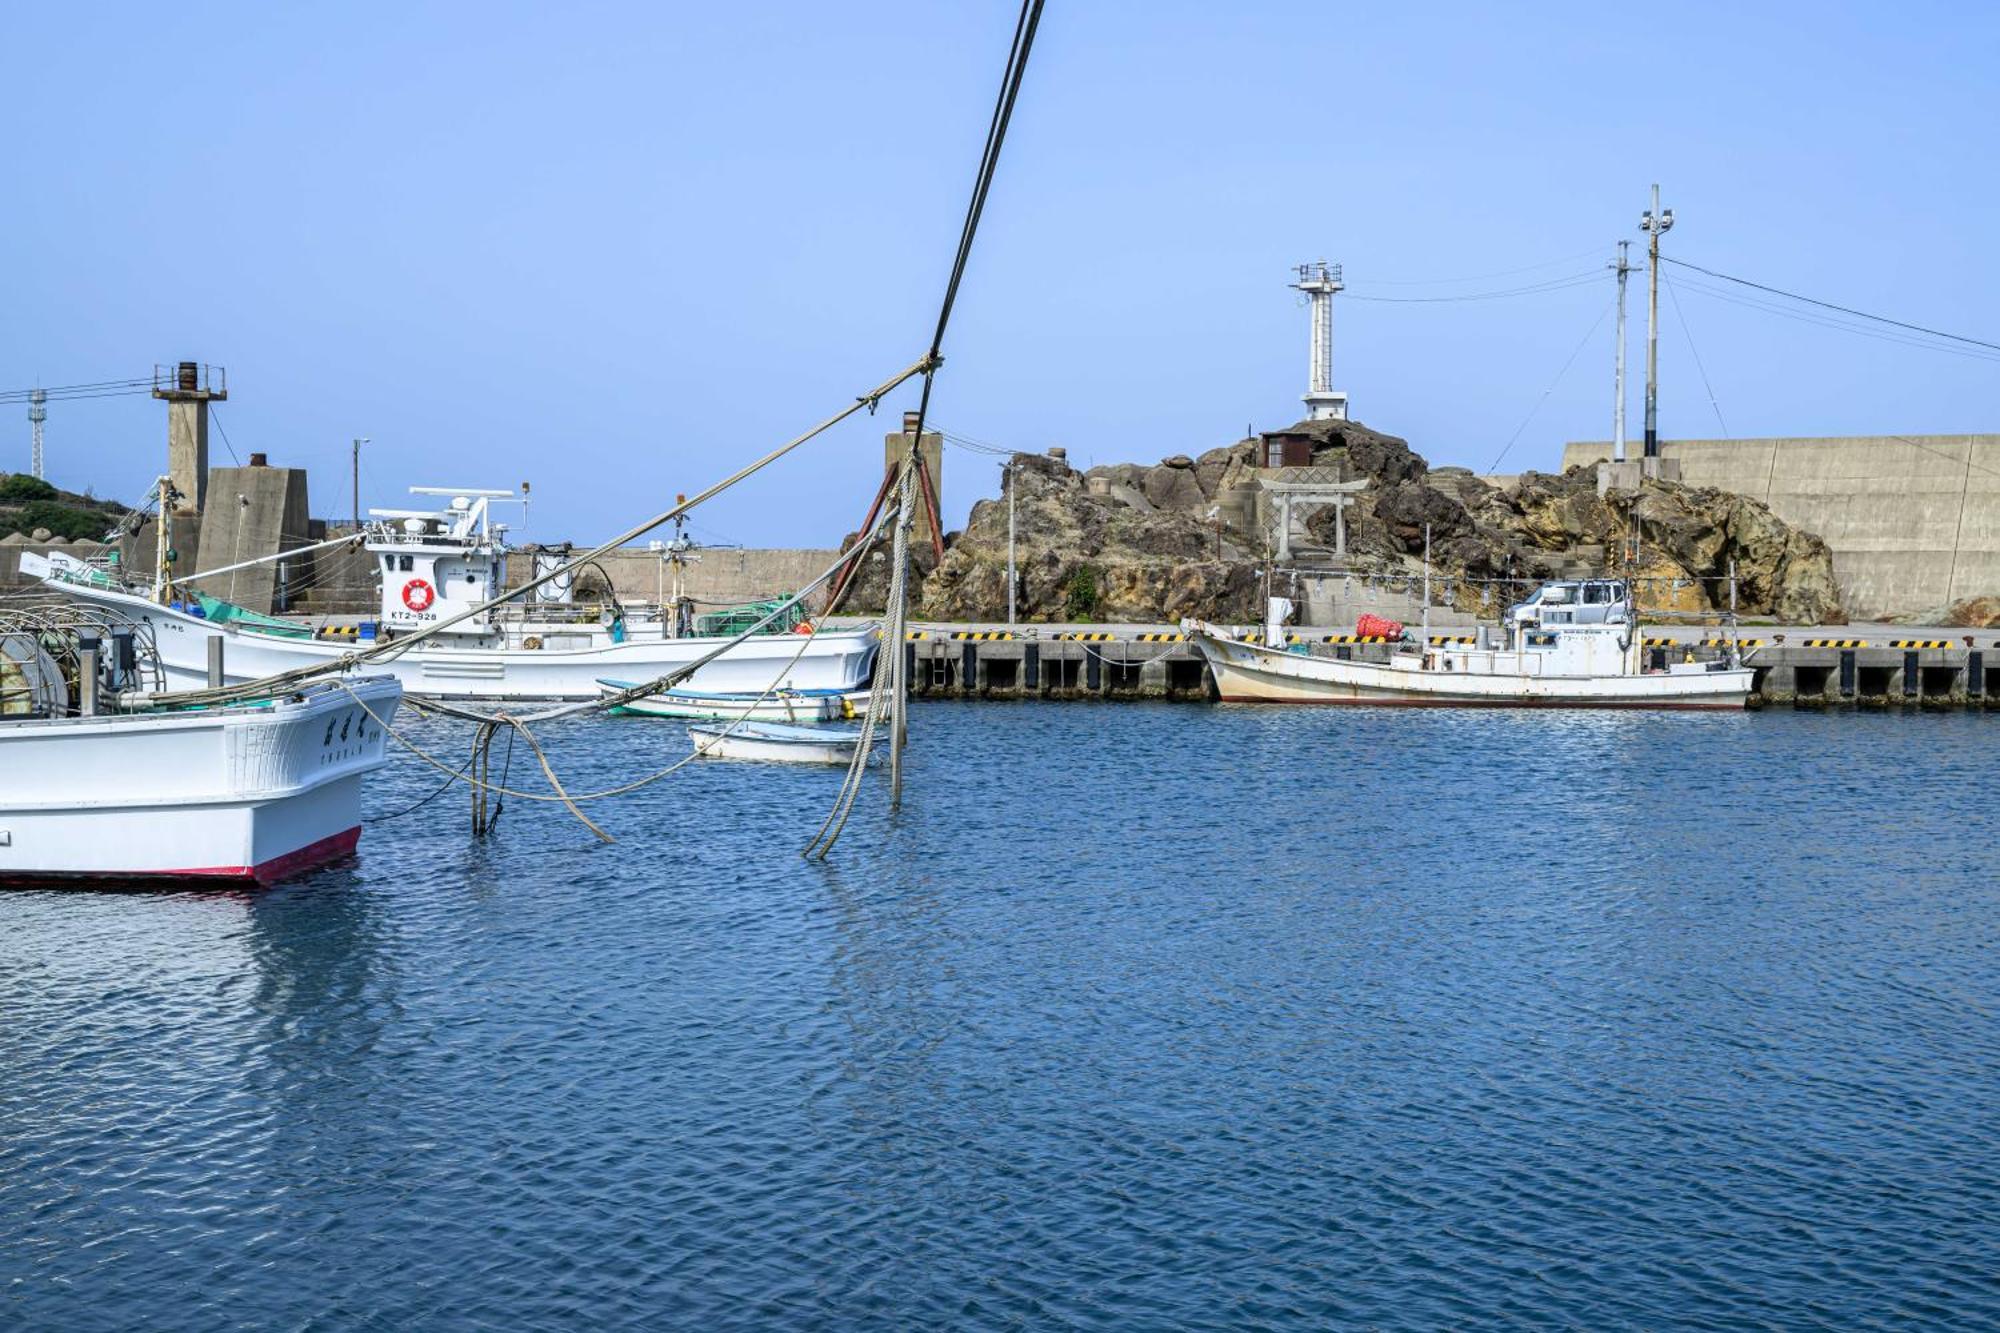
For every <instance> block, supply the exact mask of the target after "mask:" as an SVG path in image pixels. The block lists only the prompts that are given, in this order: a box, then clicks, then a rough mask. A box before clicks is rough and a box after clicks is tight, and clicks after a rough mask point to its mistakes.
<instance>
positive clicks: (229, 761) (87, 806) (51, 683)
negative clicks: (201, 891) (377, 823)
mask: <svg viewBox="0 0 2000 1333" xmlns="http://www.w3.org/2000/svg"><path fill="white" fill-rule="evenodd" d="M142 636H143V631H142V630H137V631H136V632H135V629H127V630H126V632H125V633H124V634H121V635H118V636H117V637H116V638H107V640H106V642H114V643H115V642H118V641H119V640H120V639H122V640H123V643H122V644H121V645H120V646H119V647H118V648H116V649H113V650H112V652H111V655H110V658H109V659H108V661H107V664H106V666H105V668H104V669H103V672H102V675H101V676H99V675H96V674H93V676H92V677H91V679H89V680H88V681H85V680H84V679H83V678H81V677H80V676H78V675H76V671H75V663H74V662H72V663H71V664H69V670H68V671H65V669H64V663H62V662H61V661H59V660H58V657H57V656H56V655H52V654H51V653H50V652H49V651H48V648H47V645H48V643H49V642H50V638H49V636H48V635H47V634H46V633H44V634H39V635H25V634H15V635H10V636H7V637H5V638H0V664H4V665H0V700H3V701H4V708H0V712H4V716H0V881H8V882H21V881H32V882H41V881H66V880H102V879H117V880H125V879H155V878H173V879H194V880H234V881H239V882H249V883H259V884H267V883H271V882H272V881H274V880H278V879H282V878H285V877H286V876H289V875H293V874H297V873H299V872H300V871H303V870H308V869H311V868H312V867H314V866H317V865H320V864H323V863H325V862H327V861H331V860H334V859H337V858H339V857H342V856H345V855H347V854H349V853H351V852H353V851H354V849H355V846H356V844H357V843H358V842H359V840H360V837H361V789H362V782H363V779H364V777H365V776H366V775H367V774H369V773H371V772H373V771H375V770H376V769H379V768H381V767H382V766H383V764H384V763H385V762H386V761H387V754H386V734H385V732H384V730H383V728H384V726H385V725H386V724H387V723H388V722H389V721H390V720H391V719H392V718H393V717H394V715H395V712H396V707H397V704H398V702H399V701H400V700H401V698H402V693H403V691H402V687H401V686H400V685H399V684H397V682H396V681H395V679H394V678H393V677H388V676H364V677H359V678H352V679H348V680H332V681H324V682H319V683H316V684H312V685H307V686H303V687H295V688H292V689H289V690H287V691H285V692H283V693H280V694H274V695H272V696H270V697H268V698H262V699H252V700H248V701H245V702H241V703H232V704H227V705H221V706H215V707H206V708H188V707H179V706H175V705H174V704H172V703H171V701H169V702H166V703H164V704H162V703H152V704H134V705H132V706H130V707H126V706H123V705H121V704H120V703H119V697H120V696H119V695H115V694H111V693H108V692H107V693H105V694H104V695H102V696H101V697H103V698H104V701H105V702H104V707H103V709H102V710H100V709H99V708H98V705H97V703H96V696H98V695H99V690H100V687H114V688H115V687H117V686H119V685H121V684H124V685H128V686H130V687H131V688H130V690H129V691H127V692H126V695H125V697H132V698H137V697H139V696H140V695H142V694H143V693H144V692H145V685H146V681H145V680H144V679H143V677H144V676H145V675H147V674H148V672H147V668H146V666H144V665H137V666H136V667H135V663H134V660H133V659H134V658H135V657H136V656H137V654H136V653H133V652H131V651H130V650H129V649H128V648H127V647H126V646H125V645H140V646H142V645H143V637H142ZM84 642H85V643H86V644H87V643H88V642H89V637H88V636H86V637H85V639H84ZM79 656H80V658H81V661H82V663H83V664H84V666H85V668H86V669H87V670H90V671H92V672H93V673H96V672H97V670H98V668H97V663H96V660H95V658H96V654H95V652H94V651H93V652H88V653H82V654H79ZM72 681H74V683H75V686H76V689H75V691H74V702H72V690H71V683H72Z"/></svg>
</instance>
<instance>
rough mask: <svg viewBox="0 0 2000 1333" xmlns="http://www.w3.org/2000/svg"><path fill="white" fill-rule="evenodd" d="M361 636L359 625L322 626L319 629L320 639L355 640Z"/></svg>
mask: <svg viewBox="0 0 2000 1333" xmlns="http://www.w3.org/2000/svg"><path fill="white" fill-rule="evenodd" d="M360 635H361V627H360V626H359V625H322V626H320V629H319V637H320V638H322V639H353V638H359V637H360Z"/></svg>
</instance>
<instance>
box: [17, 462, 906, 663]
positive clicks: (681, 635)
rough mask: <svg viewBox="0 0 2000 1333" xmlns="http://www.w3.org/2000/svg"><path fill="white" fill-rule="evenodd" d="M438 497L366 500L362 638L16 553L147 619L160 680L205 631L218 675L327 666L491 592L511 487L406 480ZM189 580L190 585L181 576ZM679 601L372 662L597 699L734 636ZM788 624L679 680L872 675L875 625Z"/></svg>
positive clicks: (560, 611)
mask: <svg viewBox="0 0 2000 1333" xmlns="http://www.w3.org/2000/svg"><path fill="white" fill-rule="evenodd" d="M411 490H412V491H413V492H414V493H416V494H419V495H427V496H438V497H445V504H444V506H443V507H442V508H441V509H435V510H429V509H426V510H381V509H377V510H371V511H370V514H371V516H372V518H373V520H374V521H373V522H372V523H371V524H370V525H369V527H368V530H367V534H366V537H365V544H366V547H367V550H368V551H369V553H370V554H371V555H372V556H373V557H374V560H375V565H376V570H377V573H378V574H379V576H380V579H381V589H380V597H381V609H380V612H379V617H378V619H377V620H376V621H375V622H372V623H369V624H364V625H363V626H361V627H360V637H359V639H358V641H357V640H343V641H328V640H325V639H321V638H318V637H316V636H315V635H314V633H313V630H312V629H311V627H310V626H307V625H303V624H299V623H296V622H292V621H287V620H282V619H279V618H277V617H273V616H263V615H257V614H255V613H252V612H248V611H245V610H243V609H242V608H240V607H234V606H231V605H230V604H229V603H227V602H222V601H219V600H218V599H216V598H213V597H210V596H208V595H206V594H204V593H202V592H200V591H199V590H198V589H197V588H195V587H193V586H183V587H182V588H179V589H176V588H175V587H174V586H173V585H172V584H171V583H170V582H169V581H167V580H166V579H164V578H157V577H156V579H155V581H154V584H153V586H152V587H151V588H140V587H136V586H132V585H128V584H126V583H124V582H122V581H121V580H120V579H118V578H117V577H116V574H115V572H114V571H111V570H108V569H106V568H103V567H100V566H97V565H90V564H86V563H84V562H82V561H79V560H76V559H73V558H71V557H67V556H64V555H62V554H60V553H56V554H54V555H51V556H49V557H48V558H46V559H44V558H43V557H40V556H36V555H33V554H32V553H30V554H26V555H24V556H23V557H22V560H21V568H22V572H23V573H24V574H31V575H34V576H37V577H40V578H41V579H42V581H43V582H44V584H45V585H47V586H48V587H50V588H53V589H55V590H57V591H60V592H61V593H63V594H64V595H65V596H67V597H70V598H72V599H74V600H76V601H79V602H84V603H88V604H90V605H93V606H97V607H101V608H104V609H105V610H107V611H109V612H111V613H113V614H116V615H118V616H120V617H122V618H125V619H128V620H132V621H135V622H143V623H144V624H146V625H147V626H148V628H149V630H150V632H151V634H152V636H153V638H154V641H155V642H156V643H157V645H158V650H159V657H160V664H161V668H162V669H163V671H164V672H165V674H166V683H167V688H169V689H176V690H187V689H199V688H203V687H205V686H207V685H208V684H209V683H210V677H209V666H210V658H209V652H210V649H209V641H210V640H211V639H216V638H220V639H221V640H222V676H223V681H224V682H225V683H228V684H237V683H241V682H244V681H250V680H260V679H263V678H265V677H267V676H272V675H276V674H278V673H280V672H287V671H295V670H297V669H299V668H301V667H313V666H332V665H334V664H335V663H337V662H339V661H340V660H341V659H342V658H344V657H346V656H347V655H349V654H350V653H353V652H355V651H356V650H357V648H358V649H361V650H366V649H369V648H373V647H375V646H377V644H378V643H380V642H381V641H382V640H383V639H394V638H395V637H396V636H397V635H399V634H407V633H410V632H413V631H416V630H420V629H424V628H426V627H429V626H432V625H437V624H440V623H441V622H443V621H445V620H448V619H450V618H451V617H453V616H455V615H458V614H459V613H460V612H465V611H471V610H473V608H475V607H480V606H482V605H483V604H484V603H486V602H489V601H492V600H494V599H496V598H498V597H499V596H500V595H501V594H502V592H503V587H502V576H503V573H504V567H505V553H506V548H505V546H504V545H503V544H502V540H501V538H502V537H503V536H504V534H505V531H506V529H505V527H504V526H503V525H498V524H494V523H493V522H492V521H491V513H490V510H491V506H492V504H493V503H494V502H496V501H501V500H510V499H516V498H518V497H516V496H514V495H513V493H512V492H509V491H481V490H471V491H458V492H453V491H450V490H446V489H441V488H437V487H412V488H411ZM191 583H192V580H190V584H191ZM676 603H677V604H676V605H670V606H666V607H661V606H646V605H632V606H624V605H617V604H612V605H606V606H598V605H579V604H575V603H569V602H547V601H542V600H539V599H535V600H523V601H515V602H508V603H504V604H502V605H501V606H499V607H496V608H492V609H489V610H481V611H478V612H477V613H476V614H473V615H470V616H467V617H466V619H464V620H462V621H460V622H458V623H457V624H453V625H450V626H448V627H447V628H445V629H443V630H442V631H441V632H439V633H437V634H436V635H434V636H432V637H429V638H426V639H422V640H419V641H417V642H415V643H413V644H411V645H410V646H409V648H408V649H407V650H406V651H404V652H402V653H400V654H396V655H394V656H391V657H389V658H387V659H385V660H382V661H380V662H379V663H378V664H376V665H375V666H374V667H372V668H371V669H376V670H381V671H385V672H388V673H389V674H391V675H394V676H395V677H396V678H397V679H398V680H399V681H401V682H402V685H403V687H404V689H405V690H407V691H408V692H409V693H411V694H414V695H425V696H430V697H434V698H447V699H453V698H455V699H593V698H596V697H598V693H599V687H598V683H597V682H598V681H599V680H600V679H601V678H604V677H617V678H620V679H632V680H651V679H654V678H656V677H658V676H662V675H665V674H667V673H668V672H670V671H674V670H676V669H679V668H684V667H686V666H687V665H688V664H690V663H692V662H695V661H697V660H698V659H700V658H701V657H703V656H705V655H707V654H708V653H711V652H713V651H714V650H715V649H717V648H718V647H721V646H722V645H723V644H724V643H726V642H728V640H729V639H730V638H733V637H734V633H719V632H717V633H704V632H702V629H703V627H702V625H701V624H700V623H699V621H698V620H697V618H695V617H693V616H692V615H690V614H687V604H686V599H684V598H677V599H676ZM792 628H794V626H793V625H792V623H791V618H790V617H787V618H786V619H785V620H784V621H782V622H778V623H776V624H775V625H774V627H773V629H774V631H775V632H770V633H759V634H756V635H753V636H751V637H750V638H748V639H745V640H744V641H743V642H742V643H740V644H737V645H736V646H734V647H732V648H730V649H729V650H728V651H727V652H725V653H723V654H722V656H720V657H718V658H717V659H716V660H715V661H713V662H710V663H707V664H706V665H704V666H702V667H701V668H700V669H699V670H698V671H696V672H695V674H694V675H693V676H691V677H689V678H688V679H687V680H686V681H685V682H683V683H684V684H685V685H686V686H687V687H688V688H691V689H699V690H702V691H707V692H714V693H738V694H757V693H760V692H762V691H764V690H767V689H770V688H772V687H773V686H776V687H777V688H780V689H791V690H839V691H851V690H856V689H859V688H861V687H862V686H864V685H865V684H866V683H867V681H868V677H869V673H870V672H871V670H872V669H873V666H874V661H875V651H876V645H877V636H876V633H875V629H874V627H873V626H864V627H861V628H857V629H848V630H822V631H821V632H819V633H818V634H816V635H814V636H812V638H811V640H810V641H809V642H802V639H801V636H800V635H799V634H796V633H792V632H788V631H790V630H791V629H792Z"/></svg>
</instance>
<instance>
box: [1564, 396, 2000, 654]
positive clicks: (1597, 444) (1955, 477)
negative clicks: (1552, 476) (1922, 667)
mask: <svg viewBox="0 0 2000 1333" xmlns="http://www.w3.org/2000/svg"><path fill="white" fill-rule="evenodd" d="M1610 456H1611V446H1610V445H1609V444H1608V443H1605V442H1602V441H1587V442H1578V443H1572V444H1570V445H1568V446H1567V447H1565V448H1564V450H1563V466H1564V467H1565V468H1568V467H1574V466H1576V465H1578V464H1590V463H1596V462H1599V461H1601V460H1603V459H1606V458H1609V457H1610ZM1660 456H1661V457H1662V458H1667V459H1672V460H1675V461H1677V462H1678V463H1679V464H1680V466H1681V479H1682V480H1683V481H1685V482H1686V483H1687V484H1689V485H1691V486H1713V487H1716V488H1718V489H1721V490H1726V491H1735V492H1737V493H1738V494H1741V495H1747V496H1750V497H1751V498H1753V499H1757V500H1762V501H1763V502H1764V503H1765V504H1767V505H1769V506H1770V507H1771V511H1772V512H1773V513H1775V514H1777V515H1778V517H1780V518H1782V519H1784V520H1785V521H1786V522H1787V523H1792V524H1796V525H1797V526H1799V527H1802V528H1804V529H1806V530H1807V531H1808V532H1814V533H1817V534H1819V536H1820V537H1821V538H1823V539H1824V540H1825V542H1826V544H1827V546H1828V547H1829V548H1830V549H1831V550H1832V552H1833V569H1834V577H1835V579H1836V580H1837V581H1838V583H1839V585H1840V592H1841V597H1842V599H1843V600H1844V601H1845V602H1846V604H1847V611H1848V614H1849V615H1852V616H1856V617H1870V618H1873V617H1885V618H1892V619H1894V618H1902V617H1906V616H1922V615H1927V614H1930V613H1933V612H1936V611H1939V610H1941V609H1943V608H1945V607H1947V606H1949V605H1951V604H1952V603H1953V602H1957V601H1960V600H1962V599H1964V598H1968V597H1979V596H1989V595H1994V594H2000V435H1879V436H1863V437H1849V438H1839V439H1761V440H1662V441H1660Z"/></svg>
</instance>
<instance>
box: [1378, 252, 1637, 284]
mask: <svg viewBox="0 0 2000 1333" xmlns="http://www.w3.org/2000/svg"><path fill="white" fill-rule="evenodd" d="M1602 249H1603V247H1602V246H1596V245H1593V246H1591V247H1590V248H1589V249H1588V250H1578V251H1576V252H1575V253H1573V254H1567V255H1564V256H1562V257H1561V258H1560V259H1545V260H1543V261H1542V262H1541V263H1539V264H1524V265H1522V266H1521V267H1520V268H1504V269H1501V270H1500V271H1499V272H1497V273H1475V274H1470V275H1468V276H1466V277H1462V278H1361V279H1358V281H1359V282H1360V284H1361V285H1362V286H1364V287H1449V286H1451V285H1452V284H1453V283H1459V282H1491V281H1492V280H1493V279H1495V278H1511V277H1513V276H1515V275H1516V274H1520V273H1534V272H1537V271H1538V270H1540V269H1545V268H1557V267H1560V266H1561V265H1564V264H1573V263H1575V262H1576V261H1577V260H1579V259H1585V258H1588V257H1590V256H1592V255H1595V254H1597V253H1599V252H1600V251H1601V250H1602Z"/></svg>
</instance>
